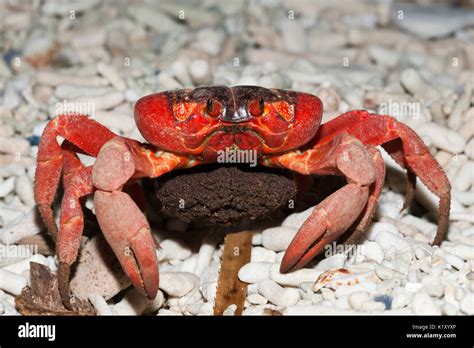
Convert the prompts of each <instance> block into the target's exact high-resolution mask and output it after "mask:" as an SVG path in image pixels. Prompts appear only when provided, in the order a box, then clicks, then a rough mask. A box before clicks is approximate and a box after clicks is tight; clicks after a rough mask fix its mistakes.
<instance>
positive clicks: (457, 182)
mask: <svg viewBox="0 0 474 348" xmlns="http://www.w3.org/2000/svg"><path fill="white" fill-rule="evenodd" d="M473 181H474V162H472V161H468V162H467V163H465V164H464V165H463V166H462V167H461V169H460V170H459V172H458V174H457V175H456V177H455V178H454V181H453V186H454V188H455V189H456V190H458V191H467V190H468V189H469V187H471V185H472V183H473Z"/></svg>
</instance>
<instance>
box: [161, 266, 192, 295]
mask: <svg viewBox="0 0 474 348" xmlns="http://www.w3.org/2000/svg"><path fill="white" fill-rule="evenodd" d="M199 282H200V279H199V277H198V276H196V275H195V274H193V273H188V272H161V273H160V289H161V290H163V291H164V292H166V293H167V294H168V295H170V296H176V297H181V296H184V295H186V294H187V293H188V292H190V291H191V290H193V289H194V288H196V287H197V286H198V285H199Z"/></svg>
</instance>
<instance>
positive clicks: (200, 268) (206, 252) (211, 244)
mask: <svg viewBox="0 0 474 348" xmlns="http://www.w3.org/2000/svg"><path fill="white" fill-rule="evenodd" d="M216 243H217V241H216V239H215V237H214V234H213V233H210V234H208V235H207V236H206V238H204V240H203V242H202V244H201V247H200V248H199V254H198V259H197V264H196V268H195V270H194V272H193V273H195V274H196V275H198V276H201V275H202V272H204V270H205V269H206V268H207V267H208V266H209V265H210V264H211V260H212V255H213V253H214V250H215V249H216Z"/></svg>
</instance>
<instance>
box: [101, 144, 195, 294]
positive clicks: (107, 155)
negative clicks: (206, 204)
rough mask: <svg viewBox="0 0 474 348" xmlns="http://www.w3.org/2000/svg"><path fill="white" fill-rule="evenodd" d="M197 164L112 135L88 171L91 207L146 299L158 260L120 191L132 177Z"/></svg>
mask: <svg viewBox="0 0 474 348" xmlns="http://www.w3.org/2000/svg"><path fill="white" fill-rule="evenodd" d="M196 164H198V162H197V161H194V160H191V159H190V158H189V157H187V156H182V155H178V154H171V153H168V152H160V153H158V154H155V153H154V152H153V151H151V150H150V149H149V148H146V147H145V146H141V145H140V144H139V143H138V142H135V141H133V140H129V139H124V138H120V137H116V138H114V139H112V140H110V141H109V142H107V143H106V144H105V145H104V146H103V147H102V149H101V150H100V152H99V155H98V156H97V160H96V163H95V165H94V167H93V170H92V182H93V185H94V187H95V188H96V191H95V194H94V207H95V211H96V216H97V221H98V222H99V225H100V228H101V230H102V232H103V233H104V236H105V238H106V240H107V242H108V243H109V245H110V246H111V248H112V250H113V251H114V253H115V255H116V256H117V258H118V259H119V261H120V263H121V265H122V268H123V269H124V271H125V273H126V274H127V275H128V276H129V277H130V279H131V281H132V283H133V285H134V286H135V287H136V288H137V289H138V290H140V291H141V292H142V293H143V294H145V295H147V296H148V297H149V298H154V297H155V296H156V292H157V291H158V279H159V275H158V261H157V258H156V251H155V243H154V241H153V238H152V236H151V232H150V226H149V225H148V222H147V220H146V218H145V216H144V215H143V212H142V211H141V210H140V208H139V207H138V206H137V204H136V203H135V202H134V201H133V199H131V198H130V196H129V195H128V194H127V193H125V192H122V189H123V186H124V185H125V184H126V183H127V182H129V180H130V179H132V178H138V177H144V176H146V177H152V178H153V177H158V176H160V175H162V174H163V173H166V172H169V171H171V170H173V169H177V168H184V167H191V166H194V165H196Z"/></svg>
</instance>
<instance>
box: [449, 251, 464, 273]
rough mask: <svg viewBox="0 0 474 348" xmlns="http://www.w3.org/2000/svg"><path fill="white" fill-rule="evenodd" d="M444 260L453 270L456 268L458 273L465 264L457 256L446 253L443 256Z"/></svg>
mask: <svg viewBox="0 0 474 348" xmlns="http://www.w3.org/2000/svg"><path fill="white" fill-rule="evenodd" d="M444 260H445V261H446V263H447V264H448V265H451V266H453V267H454V268H456V269H457V270H459V271H461V270H462V269H463V268H464V264H465V263H464V260H463V259H462V258H460V257H459V256H456V255H453V254H450V253H446V254H445V255H444Z"/></svg>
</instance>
